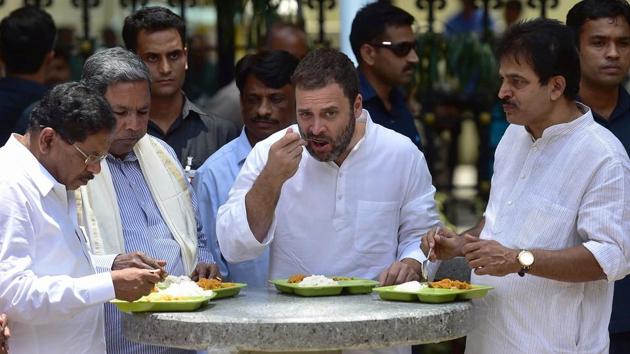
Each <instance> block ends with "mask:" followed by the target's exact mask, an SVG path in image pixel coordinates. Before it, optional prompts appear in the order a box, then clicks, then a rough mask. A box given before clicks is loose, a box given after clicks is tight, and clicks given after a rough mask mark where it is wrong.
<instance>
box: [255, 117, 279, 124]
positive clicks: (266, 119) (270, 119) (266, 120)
mask: <svg viewBox="0 0 630 354" xmlns="http://www.w3.org/2000/svg"><path fill="white" fill-rule="evenodd" d="M252 121H253V122H264V123H277V122H278V120H276V119H273V117H271V116H254V117H253V118H252Z"/></svg>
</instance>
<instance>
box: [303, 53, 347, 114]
mask: <svg viewBox="0 0 630 354" xmlns="http://www.w3.org/2000/svg"><path fill="white" fill-rule="evenodd" d="M291 82H293V85H294V86H295V88H296V89H297V88H300V89H305V90H317V89H320V88H323V87H325V86H328V85H330V84H338V85H339V86H341V89H342V90H343V93H344V94H345V95H346V97H347V98H348V101H349V102H350V107H352V106H353V104H354V100H355V99H356V98H357V95H358V94H359V76H358V74H357V71H356V70H354V64H352V61H351V60H350V58H348V56H346V55H345V54H344V53H342V52H340V51H338V50H336V49H332V48H319V49H315V50H313V51H311V52H309V53H308V54H307V55H306V56H305V57H304V59H302V61H300V64H298V66H297V68H295V72H293V76H291Z"/></svg>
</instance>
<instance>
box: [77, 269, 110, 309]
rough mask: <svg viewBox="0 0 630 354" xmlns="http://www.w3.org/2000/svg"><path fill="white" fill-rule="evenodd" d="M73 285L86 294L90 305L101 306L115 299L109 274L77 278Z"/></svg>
mask: <svg viewBox="0 0 630 354" xmlns="http://www.w3.org/2000/svg"><path fill="white" fill-rule="evenodd" d="M75 285H76V287H77V289H79V290H80V291H81V292H86V293H87V294H88V299H89V302H90V304H103V303H105V302H107V301H109V300H112V299H114V298H115V297H116V291H115V290H114V281H113V280H112V273H111V272H110V273H98V274H93V275H89V276H86V277H81V278H77V279H76V283H75Z"/></svg>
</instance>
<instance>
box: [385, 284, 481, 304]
mask: <svg viewBox="0 0 630 354" xmlns="http://www.w3.org/2000/svg"><path fill="white" fill-rule="evenodd" d="M395 287H396V285H390V286H383V287H380V288H374V289H373V290H374V291H376V292H377V293H378V295H379V296H380V298H381V299H383V300H391V301H409V302H413V301H421V302H428V303H432V304H440V303H444V302H450V301H455V300H470V299H478V298H480V297H484V296H485V295H486V294H487V293H488V291H490V290H491V289H493V287H491V286H485V285H473V286H472V289H468V290H462V289H433V288H424V289H421V290H420V291H416V292H405V291H396V290H394V288H395Z"/></svg>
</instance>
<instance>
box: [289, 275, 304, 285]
mask: <svg viewBox="0 0 630 354" xmlns="http://www.w3.org/2000/svg"><path fill="white" fill-rule="evenodd" d="M304 278H306V275H304V274H301V273H300V274H293V275H292V276H290V277H289V283H299V282H301V281H302V280H303V279H304Z"/></svg>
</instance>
